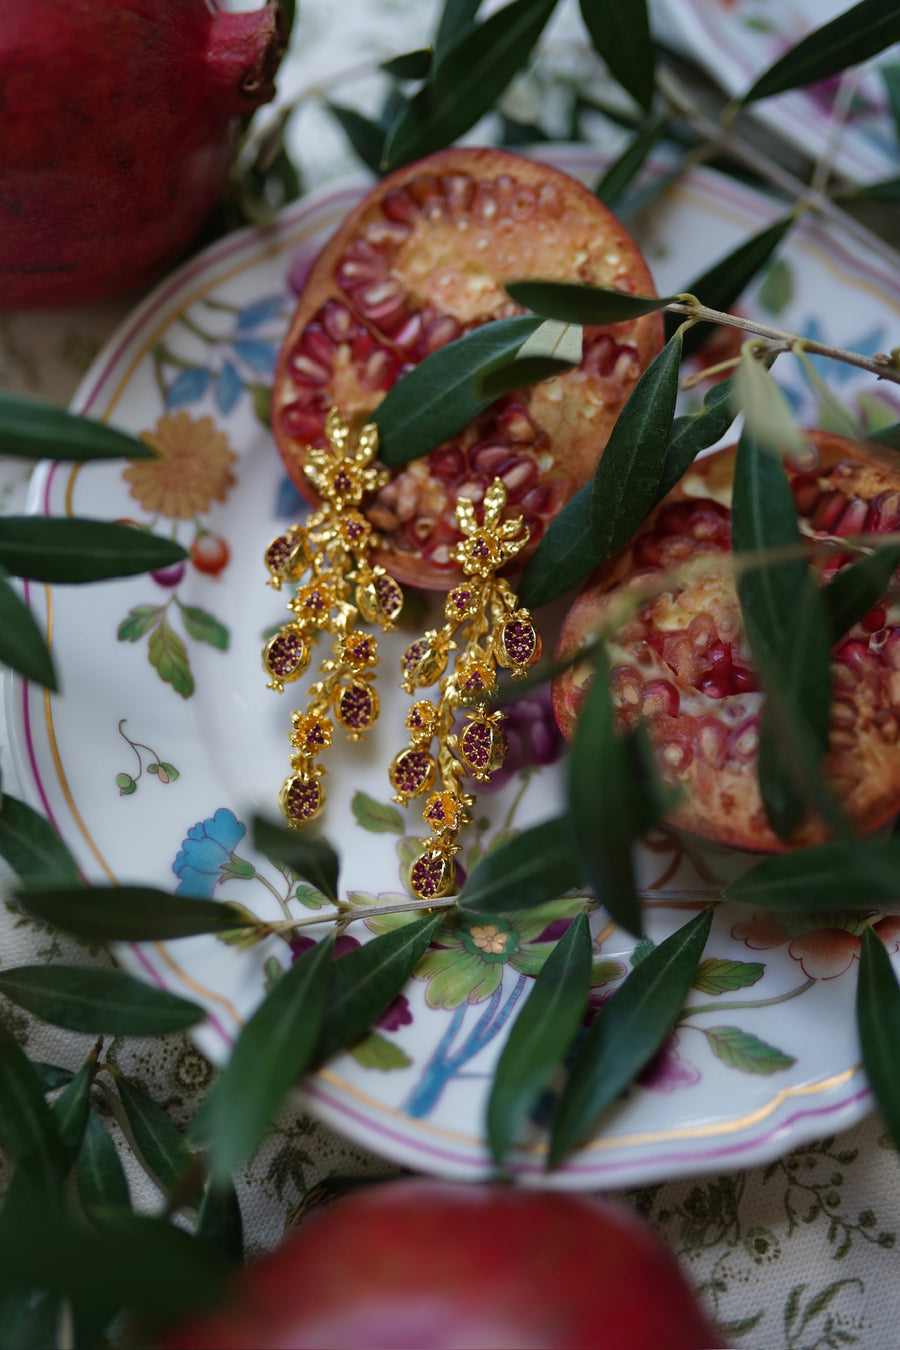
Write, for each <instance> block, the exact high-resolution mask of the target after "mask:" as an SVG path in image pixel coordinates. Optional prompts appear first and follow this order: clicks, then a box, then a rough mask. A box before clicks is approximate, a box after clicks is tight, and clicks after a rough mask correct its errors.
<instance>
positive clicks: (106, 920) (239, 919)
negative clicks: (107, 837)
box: [17, 886, 252, 942]
mask: <svg viewBox="0 0 900 1350" xmlns="http://www.w3.org/2000/svg"><path fill="white" fill-rule="evenodd" d="M17 899H18V901H19V904H20V905H21V906H22V908H23V909H24V910H25V911H26V913H28V914H33V915H34V916H35V917H36V918H38V919H43V920H44V921H45V922H46V923H51V924H54V925H55V926H56V927H57V928H62V929H63V930H64V931H65V932H67V933H74V934H75V935H76V937H83V938H90V939H93V940H95V941H99V942H113V941H117V942H164V941H166V940H167V939H169V938H180V937H191V936H192V935H194V934H196V933H224V932H229V931H230V930H232V929H234V928H241V927H248V926H252V920H250V919H247V918H244V917H243V916H242V915H241V914H240V913H239V912H237V911H236V910H234V909H233V908H232V907H231V906H230V905H223V904H219V902H218V901H215V900H198V899H195V898H194V897H193V896H189V895H171V894H170V893H169V892H167V891H160V890H156V888H155V887H153V886H91V887H84V886H81V887H79V888H78V889H74V888H69V887H66V888H63V887H58V886H57V887H53V888H52V889H50V888H42V889H40V890H37V889H35V890H31V891H26V892H24V893H20V894H19V895H18V896H17Z"/></svg>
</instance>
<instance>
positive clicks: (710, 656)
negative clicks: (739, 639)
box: [688, 615, 734, 680]
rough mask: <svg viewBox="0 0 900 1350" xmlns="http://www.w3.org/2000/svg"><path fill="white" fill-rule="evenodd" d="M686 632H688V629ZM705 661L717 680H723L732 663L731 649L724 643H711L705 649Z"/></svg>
mask: <svg viewBox="0 0 900 1350" xmlns="http://www.w3.org/2000/svg"><path fill="white" fill-rule="evenodd" d="M703 617H706V616H705V615H704V616H703ZM692 627H693V625H692ZM688 631H689V632H690V629H689V630H688ZM706 659H707V661H708V662H709V668H710V670H711V671H712V672H713V675H715V676H716V677H717V678H718V679H720V680H721V679H724V678H725V676H726V675H730V674H731V669H732V666H733V665H734V661H733V660H732V653H731V648H730V647H729V646H727V645H726V643H724V642H711V643H710V645H709V646H708V647H707V649H706Z"/></svg>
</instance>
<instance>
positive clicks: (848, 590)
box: [822, 544, 900, 643]
mask: <svg viewBox="0 0 900 1350" xmlns="http://www.w3.org/2000/svg"><path fill="white" fill-rule="evenodd" d="M898 567H900V544H887V545H885V546H884V547H883V548H879V549H878V551H877V552H876V553H869V554H867V555H866V556H865V557H863V558H857V559H856V560H855V562H852V563H849V564H848V565H847V566H846V567H842V568H841V570H840V571H839V572H835V574H834V576H833V577H832V578H831V580H830V581H829V582H828V584H827V585H825V586H823V587H822V603H823V604H824V606H825V614H826V617H827V619H828V629H829V633H830V637H831V642H832V643H835V642H839V641H840V639H841V638H842V637H844V635H845V634H846V633H849V631H850V629H851V628H852V627H853V625H854V624H856V623H859V621H860V619H864V618H865V616H866V615H867V614H868V613H869V610H871V609H872V608H874V606H875V605H877V604H878V602H879V600H881V599H882V598H883V597H884V594H885V592H886V591H887V589H888V587H889V586H890V584H891V578H892V577H893V575H894V573H895V571H896V570H897V568H898Z"/></svg>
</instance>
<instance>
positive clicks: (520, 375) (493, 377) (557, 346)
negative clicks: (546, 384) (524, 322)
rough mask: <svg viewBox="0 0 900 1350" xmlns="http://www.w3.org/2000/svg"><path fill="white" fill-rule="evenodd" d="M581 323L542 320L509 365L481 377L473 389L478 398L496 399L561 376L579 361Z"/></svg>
mask: <svg viewBox="0 0 900 1350" xmlns="http://www.w3.org/2000/svg"><path fill="white" fill-rule="evenodd" d="M581 339H582V329H581V325H580V324H571V323H560V322H559V320H557V319H545V320H544V322H543V323H542V324H541V326H540V328H538V329H536V330H535V332H534V333H532V334H531V336H530V337H529V338H526V339H525V341H524V342H523V343H522V345H521V347H520V348H519V350H518V351H517V352H516V354H515V357H514V358H513V360H512V361H511V362H510V363H509V364H508V365H503V366H499V367H497V368H496V369H494V370H489V371H487V372H485V373H484V374H482V375H480V376H479V377H478V379H477V380H476V389H477V392H478V394H479V396H480V397H481V398H490V399H494V398H499V397H500V396H501V395H502V394H508V393H511V392H512V391H513V390H515V389H522V388H524V387H525V386H526V385H531V384H539V383H540V382H541V380H549V379H552V378H553V376H554V375H563V374H565V372H566V371H567V370H571V369H572V368H573V366H577V365H579V364H580V362H581V358H582V341H581Z"/></svg>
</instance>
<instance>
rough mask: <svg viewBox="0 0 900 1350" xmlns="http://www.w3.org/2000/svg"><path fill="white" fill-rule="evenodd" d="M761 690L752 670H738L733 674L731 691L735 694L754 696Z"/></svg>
mask: <svg viewBox="0 0 900 1350" xmlns="http://www.w3.org/2000/svg"><path fill="white" fill-rule="evenodd" d="M758 688H759V684H758V683H757V679H756V676H755V675H754V673H753V671H752V670H741V669H740V667H739V668H738V669H737V670H733V671H732V672H731V690H732V693H734V694H754V693H755V692H756V690H757V689H758Z"/></svg>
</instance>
